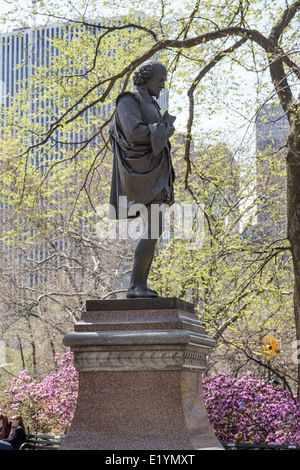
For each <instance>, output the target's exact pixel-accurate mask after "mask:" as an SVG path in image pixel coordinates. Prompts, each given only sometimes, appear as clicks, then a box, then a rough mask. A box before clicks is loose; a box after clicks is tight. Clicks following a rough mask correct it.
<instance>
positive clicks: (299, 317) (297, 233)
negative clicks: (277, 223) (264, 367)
mask: <svg viewBox="0 0 300 470" xmlns="http://www.w3.org/2000/svg"><path fill="white" fill-rule="evenodd" d="M287 219H288V233H287V236H288V239H289V241H290V245H291V252H292V258H293V267H294V316H295V325H296V338H297V341H298V342H299V341H300V109H297V110H296V113H295V116H294V119H293V123H292V125H291V130H290V135H289V138H288V154H287ZM298 344H299V343H298ZM297 366H298V392H297V395H298V398H300V361H299V360H298V364H297Z"/></svg>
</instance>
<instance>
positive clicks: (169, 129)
mask: <svg viewBox="0 0 300 470" xmlns="http://www.w3.org/2000/svg"><path fill="white" fill-rule="evenodd" d="M174 132H175V127H174V126H173V125H171V126H170V124H167V126H166V134H167V136H168V137H171V136H172V135H173V134H174Z"/></svg>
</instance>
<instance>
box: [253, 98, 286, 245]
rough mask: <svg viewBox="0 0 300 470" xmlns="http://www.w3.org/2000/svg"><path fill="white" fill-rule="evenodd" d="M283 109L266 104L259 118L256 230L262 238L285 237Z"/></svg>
mask: <svg viewBox="0 0 300 470" xmlns="http://www.w3.org/2000/svg"><path fill="white" fill-rule="evenodd" d="M288 132H289V124H288V120H287V117H286V115H285V113H284V111H283V109H282V108H281V107H280V106H278V105H276V104H271V105H270V104H266V105H264V106H263V107H262V108H261V110H260V112H259V113H258V115H257V119H256V176H257V199H258V203H257V207H258V213H257V231H258V233H259V234H260V236H262V237H263V238H266V237H267V238H270V239H272V240H274V239H280V238H284V237H285V236H286V161H285V156H286V140H287V137H288Z"/></svg>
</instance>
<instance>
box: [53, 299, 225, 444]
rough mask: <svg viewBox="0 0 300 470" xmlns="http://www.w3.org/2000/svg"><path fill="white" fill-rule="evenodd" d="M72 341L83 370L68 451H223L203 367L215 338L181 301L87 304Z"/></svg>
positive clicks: (69, 340) (67, 341)
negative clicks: (213, 422)
mask: <svg viewBox="0 0 300 470" xmlns="http://www.w3.org/2000/svg"><path fill="white" fill-rule="evenodd" d="M64 344H65V345H66V346H69V347H70V348H71V350H72V351H73V352H74V360H75V366H76V368H77V370H78V371H79V395H78V402H77V407H76V411H75V415H74V418H73V421H72V424H71V427H70V430H69V432H68V434H67V437H66V439H65V441H64V443H63V445H62V446H61V449H62V450H64V449H65V450H74V449H75V450H101V449H105V450H163V449H165V450H184V449H186V450H195V449H220V450H221V449H222V446H221V445H220V443H219V442H218V440H217V439H216V437H215V435H214V432H213V431H212V428H211V426H210V423H209V421H208V418H207V414H206V410H205V406H204V401H203V392H202V371H203V370H204V369H205V367H206V360H207V355H208V354H209V352H210V350H211V348H213V347H214V341H213V339H212V338H211V337H209V336H207V335H206V334H205V331H204V328H203V326H202V325H201V324H200V322H199V320H198V318H197V316H196V315H195V314H194V307H193V305H192V304H190V303H187V302H184V301H181V300H179V299H177V298H157V299H155V298H154V299H117V300H99V301H87V304H86V311H85V312H84V313H83V315H82V318H81V320H80V321H79V322H78V323H77V324H75V326H74V331H73V332H71V333H69V334H67V335H66V336H65V338H64Z"/></svg>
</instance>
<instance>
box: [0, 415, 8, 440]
mask: <svg viewBox="0 0 300 470" xmlns="http://www.w3.org/2000/svg"><path fill="white" fill-rule="evenodd" d="M8 432H9V421H8V417H7V416H5V415H2V414H1V415H0V440H1V439H4V438H5V437H7V434H8Z"/></svg>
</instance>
